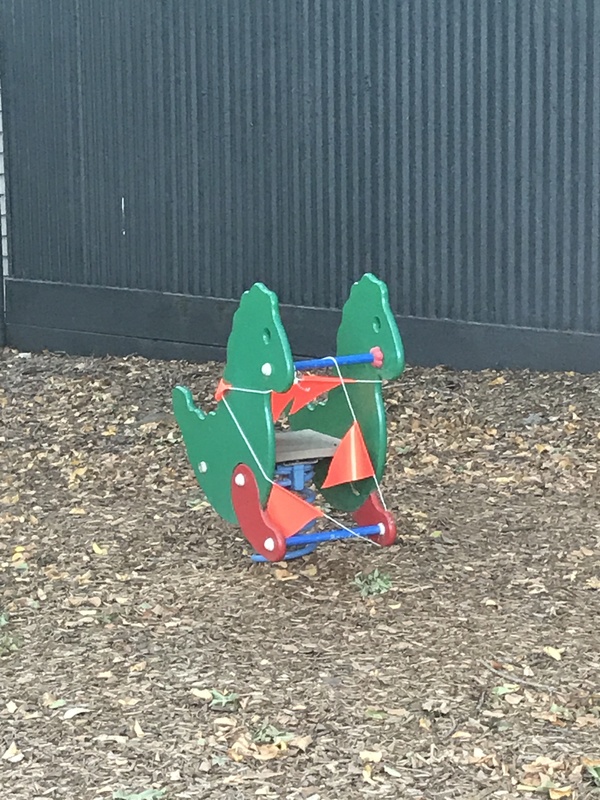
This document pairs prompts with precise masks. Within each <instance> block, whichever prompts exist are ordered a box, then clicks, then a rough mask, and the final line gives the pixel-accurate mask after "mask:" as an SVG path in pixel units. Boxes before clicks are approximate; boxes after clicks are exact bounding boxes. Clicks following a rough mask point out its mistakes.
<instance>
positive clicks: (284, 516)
mask: <svg viewBox="0 0 600 800" xmlns="http://www.w3.org/2000/svg"><path fill="white" fill-rule="evenodd" d="M267 514H268V515H269V519H270V520H271V522H272V523H273V525H275V526H276V527H277V529H278V530H280V531H281V532H282V533H283V535H284V536H286V537H288V536H293V535H294V534H295V533H298V531H300V530H302V528H304V526H305V525H308V523H309V522H312V521H313V519H316V518H317V517H322V516H323V512H322V511H321V509H320V508H317V507H316V506H313V505H311V504H310V503H308V502H307V501H306V500H303V499H302V497H299V496H298V495H297V494H294V492H290V491H289V489H284V488H283V486H278V485H277V484H275V485H274V486H273V488H272V489H271V494H270V495H269V499H268V501H267Z"/></svg>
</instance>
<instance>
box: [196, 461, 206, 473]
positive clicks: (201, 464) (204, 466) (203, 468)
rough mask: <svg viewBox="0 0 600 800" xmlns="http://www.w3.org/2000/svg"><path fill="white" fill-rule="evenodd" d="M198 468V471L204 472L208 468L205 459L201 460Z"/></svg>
mask: <svg viewBox="0 0 600 800" xmlns="http://www.w3.org/2000/svg"><path fill="white" fill-rule="evenodd" d="M198 469H199V470H200V472H206V470H207V469H208V464H207V463H206V461H201V462H200V463H199V464H198Z"/></svg>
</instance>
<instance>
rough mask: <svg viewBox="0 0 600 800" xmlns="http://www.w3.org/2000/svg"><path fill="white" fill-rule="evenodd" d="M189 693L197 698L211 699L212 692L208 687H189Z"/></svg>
mask: <svg viewBox="0 0 600 800" xmlns="http://www.w3.org/2000/svg"><path fill="white" fill-rule="evenodd" d="M190 694H193V695H194V697H197V698H198V700H207V701H212V699H213V693H212V692H211V690H210V689H190Z"/></svg>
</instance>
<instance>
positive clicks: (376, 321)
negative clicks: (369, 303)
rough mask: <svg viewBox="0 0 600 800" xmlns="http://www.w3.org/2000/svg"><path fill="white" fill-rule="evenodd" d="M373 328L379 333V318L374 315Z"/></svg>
mask: <svg viewBox="0 0 600 800" xmlns="http://www.w3.org/2000/svg"><path fill="white" fill-rule="evenodd" d="M373 330H374V331H375V333H379V331H380V330H381V320H380V319H379V317H375V318H374V319H373Z"/></svg>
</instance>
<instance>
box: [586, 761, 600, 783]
mask: <svg viewBox="0 0 600 800" xmlns="http://www.w3.org/2000/svg"><path fill="white" fill-rule="evenodd" d="M586 769H587V772H588V775H589V777H590V780H591V781H592V783H593V784H594V786H597V787H598V788H599V789H600V766H599V767H591V766H589V765H587V766H586Z"/></svg>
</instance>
